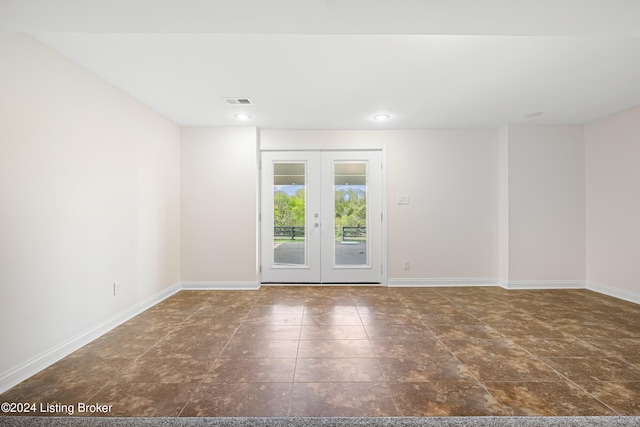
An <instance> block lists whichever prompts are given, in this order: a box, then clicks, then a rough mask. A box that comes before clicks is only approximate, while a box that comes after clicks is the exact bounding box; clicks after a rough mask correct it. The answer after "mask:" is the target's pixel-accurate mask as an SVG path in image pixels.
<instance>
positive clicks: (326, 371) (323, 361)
mask: <svg viewBox="0 0 640 427" xmlns="http://www.w3.org/2000/svg"><path fill="white" fill-rule="evenodd" d="M383 380H384V378H383V376H382V374H381V373H380V369H379V368H378V365H377V363H376V359H375V358H372V357H368V358H364V357H340V358H313V359H298V361H297V364H296V373H295V380H294V381H295V382H297V383H315V382H380V381H383Z"/></svg>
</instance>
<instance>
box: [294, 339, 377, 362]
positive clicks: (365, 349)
mask: <svg viewBox="0 0 640 427" xmlns="http://www.w3.org/2000/svg"><path fill="white" fill-rule="evenodd" d="M298 357H299V358H307V359H308V358H320V357H374V354H373V350H372V349H371V344H370V343H369V340H301V341H300V346H299V348H298Z"/></svg>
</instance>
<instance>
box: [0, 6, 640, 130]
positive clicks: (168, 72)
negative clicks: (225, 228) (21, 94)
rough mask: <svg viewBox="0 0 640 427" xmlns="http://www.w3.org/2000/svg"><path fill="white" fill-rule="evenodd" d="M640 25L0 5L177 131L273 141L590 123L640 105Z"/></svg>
mask: <svg viewBox="0 0 640 427" xmlns="http://www.w3.org/2000/svg"><path fill="white" fill-rule="evenodd" d="M639 22H640V2H639V1H629V0H627V1H625V0H598V1H595V0H565V1H563V0H546V1H545V0H537V1H533V0H529V1H520V0H489V1H480V0H437V1H436V0H394V1H389V0H388V1H381V0H307V1H305V0H279V1H276V0H241V1H238V0H228V1H216V0H146V1H145V0H57V1H55V2H54V1H51V0H0V31H12V32H28V33H30V34H32V35H33V36H34V37H36V38H38V39H39V40H41V41H42V42H43V43H45V44H47V45H49V46H50V47H52V48H53V49H55V50H57V51H58V52H60V53H62V54H63V55H65V56H67V57H68V58H70V59H71V60H73V61H74V62H76V63H78V64H80V65H81V66H83V67H85V68H87V69H88V70H90V71H92V72H93V73H95V74H97V75H98V76H100V77H102V78H103V79H105V80H106V81H108V82H110V83H111V84H113V85H115V86H117V87H119V88H121V89H122V90H123V91H125V92H127V93H129V94H131V95H132V96H134V97H135V98H137V99H139V100H140V101H142V102H143V103H145V104H146V105H148V106H150V107H151V108H153V109H155V110H157V111H159V112H160V113H162V114H163V115H165V116H166V117H168V118H170V119H172V120H174V121H175V122H176V123H178V124H180V125H200V126H235V125H239V124H242V125H251V126H257V127H259V128H267V129H452V128H454V129H466V128H487V127H496V126H500V125H503V124H522V123H528V124H581V123H588V122H590V121H593V120H596V119H598V118H601V117H604V116H607V115H610V114H613V113H616V112H618V111H622V110H624V109H627V108H631V107H633V106H636V105H640V24H639ZM0 60H1V59H0ZM223 97H248V98H250V99H251V100H252V101H253V103H254V105H251V106H230V105H227V104H226V103H225V102H224V100H223V99H222V98H223ZM239 111H244V112H247V113H249V114H251V115H252V116H253V118H252V119H251V120H250V121H248V122H243V123H239V122H238V121H237V120H235V119H234V118H233V114H234V113H236V112H239ZM380 112H385V113H388V114H390V115H391V116H392V117H391V119H390V120H388V121H387V122H383V123H378V122H374V121H373V120H372V118H371V117H372V116H373V115H374V114H375V113H380ZM535 112H543V113H544V114H542V115H541V116H538V117H534V118H525V116H526V115H528V114H530V113H535Z"/></svg>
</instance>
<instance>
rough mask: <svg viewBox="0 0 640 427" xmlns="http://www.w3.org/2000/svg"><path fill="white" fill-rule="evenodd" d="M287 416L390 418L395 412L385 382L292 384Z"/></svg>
mask: <svg viewBox="0 0 640 427" xmlns="http://www.w3.org/2000/svg"><path fill="white" fill-rule="evenodd" d="M290 415H291V416H296V417H358V416H369V417H390V416H395V415H397V413H396V408H395V405H394V403H393V399H392V398H391V393H390V392H389V389H388V387H387V386H386V384H384V383H369V382H364V383H295V384H294V385H293V396H292V399H291V412H290Z"/></svg>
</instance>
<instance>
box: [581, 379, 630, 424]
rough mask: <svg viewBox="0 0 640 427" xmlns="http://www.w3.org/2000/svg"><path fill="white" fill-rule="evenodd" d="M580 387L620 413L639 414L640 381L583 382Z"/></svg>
mask: <svg viewBox="0 0 640 427" xmlns="http://www.w3.org/2000/svg"><path fill="white" fill-rule="evenodd" d="M580 387H582V388H584V389H585V390H587V391H588V392H589V393H591V394H592V395H593V396H595V397H596V398H598V399H599V400H600V401H601V402H603V403H605V404H606V405H608V406H609V407H611V408H613V409H614V410H615V411H617V412H618V413H619V414H620V415H628V416H631V415H636V416H637V415H639V414H640V381H638V382H608V381H600V382H586V383H585V382H583V383H580Z"/></svg>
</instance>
